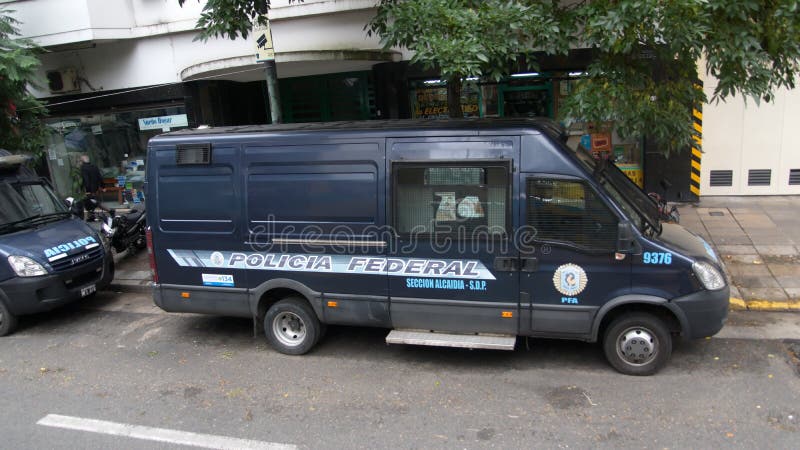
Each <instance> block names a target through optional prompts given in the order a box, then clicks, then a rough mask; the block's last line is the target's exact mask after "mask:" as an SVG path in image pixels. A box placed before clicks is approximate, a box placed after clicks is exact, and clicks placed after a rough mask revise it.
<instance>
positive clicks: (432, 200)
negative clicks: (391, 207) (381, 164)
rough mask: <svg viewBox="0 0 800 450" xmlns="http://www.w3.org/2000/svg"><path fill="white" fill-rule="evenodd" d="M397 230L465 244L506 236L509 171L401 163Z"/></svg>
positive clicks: (398, 168) (396, 173)
mask: <svg viewBox="0 0 800 450" xmlns="http://www.w3.org/2000/svg"><path fill="white" fill-rule="evenodd" d="M394 186H395V191H394V194H395V195H394V199H395V219H394V223H395V230H396V231H397V232H398V233H399V234H401V235H416V236H421V235H436V236H450V237H454V238H456V239H459V240H469V239H473V240H474V239H479V238H481V237H484V238H485V237H498V236H505V234H506V230H507V220H508V167H505V166H503V165H497V166H492V165H486V164H485V163H484V164H482V165H476V164H469V163H464V164H463V165H462V164H452V163H448V164H441V165H438V164H425V165H424V166H423V165H414V164H404V163H402V164H395V166H394Z"/></svg>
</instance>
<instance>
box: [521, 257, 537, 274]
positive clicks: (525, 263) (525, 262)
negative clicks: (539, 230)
mask: <svg viewBox="0 0 800 450" xmlns="http://www.w3.org/2000/svg"><path fill="white" fill-rule="evenodd" d="M520 270H522V271H523V272H536V271H537V270H539V258H536V257H534V256H531V257H530V258H522V267H521V268H520Z"/></svg>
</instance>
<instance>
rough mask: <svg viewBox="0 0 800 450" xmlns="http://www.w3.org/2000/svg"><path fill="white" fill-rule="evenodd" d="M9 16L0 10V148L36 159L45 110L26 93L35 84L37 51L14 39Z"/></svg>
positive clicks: (40, 148)
mask: <svg viewBox="0 0 800 450" xmlns="http://www.w3.org/2000/svg"><path fill="white" fill-rule="evenodd" d="M12 12H13V11H7V10H2V9H0V148H4V149H7V150H10V151H12V152H22V153H28V154H33V155H40V154H41V153H42V152H43V151H44V147H45V143H46V140H47V136H48V132H47V129H46V127H45V125H44V123H43V122H42V118H43V117H44V115H45V114H46V112H47V110H46V109H45V108H44V107H43V103H42V102H40V101H39V100H37V99H36V98H35V97H34V96H33V95H31V94H30V93H29V92H28V89H27V87H28V85H31V84H34V81H35V80H36V71H37V69H38V67H39V59H38V58H37V57H36V54H37V52H38V51H39V49H38V48H37V47H36V46H35V45H34V44H33V42H31V41H30V40H28V39H20V38H18V37H17V36H19V30H18V29H17V27H16V25H18V24H19V22H18V21H17V20H16V19H14V18H13V17H11V15H10V14H11V13H12Z"/></svg>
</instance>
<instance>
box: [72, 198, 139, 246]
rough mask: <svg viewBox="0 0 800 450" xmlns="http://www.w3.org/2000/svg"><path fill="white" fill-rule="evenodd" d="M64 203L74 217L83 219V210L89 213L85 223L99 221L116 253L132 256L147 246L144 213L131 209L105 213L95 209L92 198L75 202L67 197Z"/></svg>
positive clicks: (95, 204) (95, 203)
mask: <svg viewBox="0 0 800 450" xmlns="http://www.w3.org/2000/svg"><path fill="white" fill-rule="evenodd" d="M66 203H67V206H68V207H69V209H70V212H72V213H73V214H74V215H75V216H77V217H79V218H81V219H83V218H84V210H86V211H88V212H89V214H88V217H87V219H86V220H87V221H89V222H93V221H99V222H100V223H101V225H100V229H101V230H102V233H103V235H105V237H106V238H107V239H108V241H109V242H110V243H111V246H112V247H113V248H114V250H116V251H117V253H121V252H123V251H125V250H128V254H134V253H135V252H136V251H137V250H141V249H143V248H145V246H146V245H147V240H146V237H145V230H146V228H147V223H146V220H145V212H144V211H140V210H138V209H136V208H133V209H131V210H130V211H129V212H127V213H125V214H119V215H118V214H117V213H116V210H114V209H109V210H108V211H107V212H106V211H104V210H102V209H97V206H98V204H97V201H96V200H94V199H93V198H86V199H84V200H83V201H75V199H74V198H72V197H67V199H66Z"/></svg>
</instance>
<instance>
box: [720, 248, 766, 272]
mask: <svg viewBox="0 0 800 450" xmlns="http://www.w3.org/2000/svg"><path fill="white" fill-rule="evenodd" d="M742 247H747V246H746V245H744V246H742ZM722 261H723V262H724V263H725V264H726V265H744V266H747V267H748V268H749V267H751V266H758V265H760V264H763V263H764V261H762V260H761V256H760V255H758V254H757V253H756V254H752V253H743V254H740V255H723V256H722Z"/></svg>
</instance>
